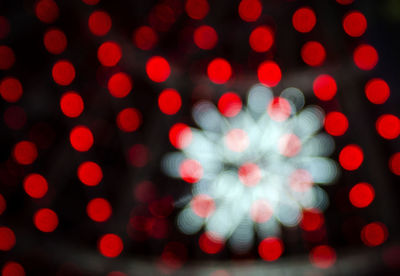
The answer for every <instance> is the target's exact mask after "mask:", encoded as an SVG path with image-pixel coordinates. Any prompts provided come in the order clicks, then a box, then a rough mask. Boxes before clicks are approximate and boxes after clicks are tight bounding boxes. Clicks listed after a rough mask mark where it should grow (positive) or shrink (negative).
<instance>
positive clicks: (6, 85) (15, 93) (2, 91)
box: [0, 77, 23, 103]
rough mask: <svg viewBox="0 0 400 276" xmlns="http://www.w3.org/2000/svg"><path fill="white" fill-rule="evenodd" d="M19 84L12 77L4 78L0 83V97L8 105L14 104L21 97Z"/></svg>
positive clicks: (20, 85) (21, 90) (21, 91)
mask: <svg viewBox="0 0 400 276" xmlns="http://www.w3.org/2000/svg"><path fill="white" fill-rule="evenodd" d="M22 93H23V89H22V84H21V82H20V81H19V80H18V79H16V78H14V77H5V78H4V79H2V80H1V82H0V95H1V96H2V97H3V99H4V100H5V101H7V102H9V103H15V102H17V101H18V100H19V99H20V98H21V97H22Z"/></svg>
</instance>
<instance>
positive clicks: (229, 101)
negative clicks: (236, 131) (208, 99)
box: [218, 92, 242, 117]
mask: <svg viewBox="0 0 400 276" xmlns="http://www.w3.org/2000/svg"><path fill="white" fill-rule="evenodd" d="M218 109H219V112H221V114H222V115H224V116H225V117H235V116H236V115H237V114H239V112H240V110H241V109H242V100H241V99H240V97H239V96H238V95H237V94H236V93H233V92H227V93H225V94H223V95H222V96H221V98H219V101H218Z"/></svg>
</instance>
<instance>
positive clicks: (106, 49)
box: [97, 41, 122, 67]
mask: <svg viewBox="0 0 400 276" xmlns="http://www.w3.org/2000/svg"><path fill="white" fill-rule="evenodd" d="M121 57H122V51H121V47H120V46H119V45H118V43H116V42H114V41H106V42H103V43H102V44H101V45H100V47H99V49H98V50H97V58H98V59H99V61H100V63H101V64H102V65H103V66H107V67H111V66H115V65H117V63H118V62H119V60H120V59H121Z"/></svg>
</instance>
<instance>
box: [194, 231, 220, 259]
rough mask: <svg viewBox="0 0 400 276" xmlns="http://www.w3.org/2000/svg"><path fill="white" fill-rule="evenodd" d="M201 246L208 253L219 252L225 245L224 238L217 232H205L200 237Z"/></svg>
mask: <svg viewBox="0 0 400 276" xmlns="http://www.w3.org/2000/svg"><path fill="white" fill-rule="evenodd" d="M199 246H200V249H201V250H202V251H203V252H205V253H207V254H217V253H218V252H220V251H221V250H222V248H223V247H224V240H223V239H222V238H221V237H219V236H218V235H216V234H215V233H210V232H205V233H203V234H201V236H200V238H199Z"/></svg>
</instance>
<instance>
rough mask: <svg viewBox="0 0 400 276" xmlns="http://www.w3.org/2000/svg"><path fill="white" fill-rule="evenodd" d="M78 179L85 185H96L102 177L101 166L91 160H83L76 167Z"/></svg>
mask: <svg viewBox="0 0 400 276" xmlns="http://www.w3.org/2000/svg"><path fill="white" fill-rule="evenodd" d="M77 175H78V178H79V180H80V181H81V182H82V183H83V184H85V185H87V186H96V185H98V184H99V183H100V181H101V180H102V179H103V171H102V169H101V167H100V166H99V165H98V164H97V163H95V162H92V161H85V162H83V163H81V164H80V165H79V167H78V172H77Z"/></svg>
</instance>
